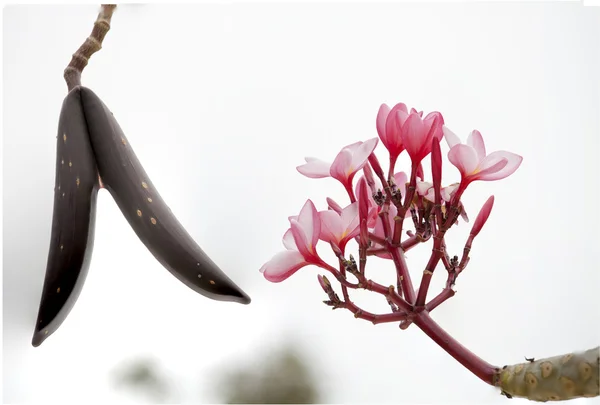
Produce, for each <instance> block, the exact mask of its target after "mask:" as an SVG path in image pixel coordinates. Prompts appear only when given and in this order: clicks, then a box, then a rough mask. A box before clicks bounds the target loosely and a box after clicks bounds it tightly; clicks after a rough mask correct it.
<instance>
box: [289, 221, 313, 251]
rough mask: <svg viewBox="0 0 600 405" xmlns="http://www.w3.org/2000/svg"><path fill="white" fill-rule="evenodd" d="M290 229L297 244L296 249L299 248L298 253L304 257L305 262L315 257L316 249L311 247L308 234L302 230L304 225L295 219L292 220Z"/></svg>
mask: <svg viewBox="0 0 600 405" xmlns="http://www.w3.org/2000/svg"><path fill="white" fill-rule="evenodd" d="M290 229H291V231H292V236H293V237H294V242H295V243H296V247H297V248H298V252H300V254H301V255H302V257H304V260H308V259H309V258H311V257H312V256H313V253H314V249H313V245H311V243H310V240H309V239H308V238H307V237H306V233H304V229H302V225H300V223H299V222H298V221H296V220H295V219H292V220H290Z"/></svg>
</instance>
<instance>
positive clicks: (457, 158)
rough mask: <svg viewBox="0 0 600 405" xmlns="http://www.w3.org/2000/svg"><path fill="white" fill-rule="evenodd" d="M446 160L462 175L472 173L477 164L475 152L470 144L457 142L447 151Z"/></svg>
mask: <svg viewBox="0 0 600 405" xmlns="http://www.w3.org/2000/svg"><path fill="white" fill-rule="evenodd" d="M448 160H450V163H452V164H453V165H454V166H456V168H457V169H458V170H459V171H460V174H461V175H463V176H468V175H470V174H472V173H473V172H474V171H475V170H476V169H477V166H478V164H479V159H477V152H475V149H473V148H472V147H470V146H467V145H463V144H461V143H459V144H458V145H454V146H453V147H452V148H451V149H450V152H448Z"/></svg>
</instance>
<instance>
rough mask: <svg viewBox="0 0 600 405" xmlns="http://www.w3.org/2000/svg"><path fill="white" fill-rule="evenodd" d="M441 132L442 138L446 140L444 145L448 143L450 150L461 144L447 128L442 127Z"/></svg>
mask: <svg viewBox="0 0 600 405" xmlns="http://www.w3.org/2000/svg"><path fill="white" fill-rule="evenodd" d="M442 130H443V132H444V138H446V143H448V147H449V148H450V149H452V148H453V147H454V145H459V144H460V143H461V142H460V138H459V137H458V136H457V135H456V134H455V133H454V132H452V131H450V130H449V129H448V127H447V126H445V125H444V126H443V127H442Z"/></svg>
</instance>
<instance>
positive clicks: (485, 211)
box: [471, 196, 494, 237]
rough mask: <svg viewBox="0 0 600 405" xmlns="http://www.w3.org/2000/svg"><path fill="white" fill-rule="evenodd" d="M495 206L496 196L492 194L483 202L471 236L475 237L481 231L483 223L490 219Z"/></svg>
mask: <svg viewBox="0 0 600 405" xmlns="http://www.w3.org/2000/svg"><path fill="white" fill-rule="evenodd" d="M493 206H494V196H491V197H490V198H488V199H487V201H486V202H485V204H483V207H481V210H480V211H479V214H477V218H476V219H475V222H474V223H473V228H471V236H473V237H475V236H477V235H478V234H479V232H480V231H481V228H483V225H485V223H486V221H487V220H488V218H489V216H490V213H491V212H492V207H493Z"/></svg>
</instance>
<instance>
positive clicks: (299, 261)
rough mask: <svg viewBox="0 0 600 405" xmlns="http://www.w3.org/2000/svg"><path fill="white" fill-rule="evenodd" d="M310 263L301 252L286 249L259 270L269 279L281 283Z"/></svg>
mask: <svg viewBox="0 0 600 405" xmlns="http://www.w3.org/2000/svg"><path fill="white" fill-rule="evenodd" d="M308 264H309V263H307V262H306V261H305V260H304V258H303V257H302V255H301V254H300V253H299V252H297V251H295V250H285V251H283V252H279V253H277V254H276V255H275V256H273V258H272V259H271V260H269V261H268V262H267V263H265V264H264V265H263V266H262V267H261V268H260V270H259V271H260V272H261V273H263V275H264V276H265V278H266V279H267V280H268V281H270V282H272V283H279V282H281V281H283V280H285V279H287V278H288V277H290V276H291V275H292V274H294V273H295V272H296V271H298V270H299V269H301V268H302V267H304V266H306V265H308Z"/></svg>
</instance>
